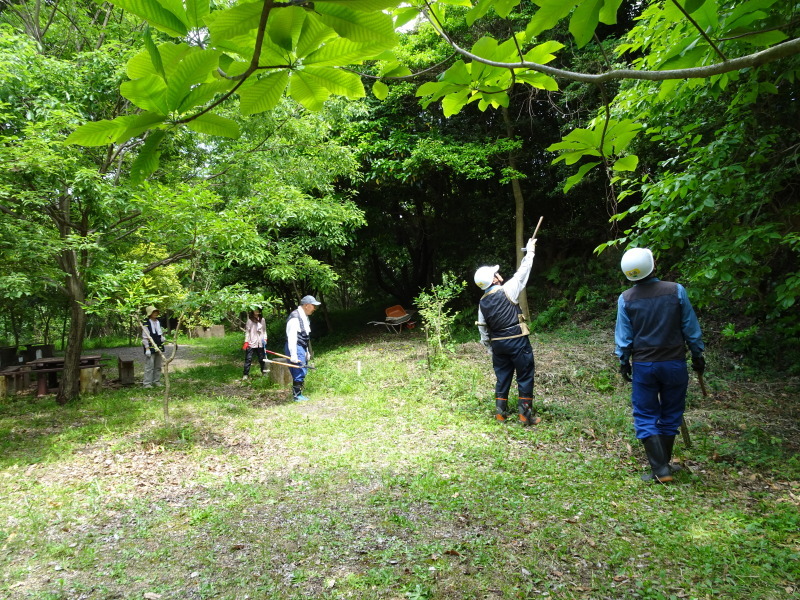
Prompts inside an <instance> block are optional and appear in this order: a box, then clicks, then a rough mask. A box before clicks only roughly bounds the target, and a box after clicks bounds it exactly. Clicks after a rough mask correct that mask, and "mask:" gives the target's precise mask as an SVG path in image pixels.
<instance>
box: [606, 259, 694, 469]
mask: <svg viewBox="0 0 800 600" xmlns="http://www.w3.org/2000/svg"><path fill="white" fill-rule="evenodd" d="M621 267H622V272H623V273H624V274H625V276H626V277H627V278H628V280H630V281H635V282H636V283H635V284H634V286H633V287H632V288H630V289H628V290H626V291H625V292H623V293H622V294H620V296H619V300H618V301H617V324H616V330H615V333H614V338H615V344H616V350H615V353H616V355H617V356H618V357H619V361H620V362H619V370H620V373H621V374H622V376H623V377H624V378H625V379H626V380H627V381H632V393H631V404H632V406H633V424H634V428H635V430H636V438H637V439H640V440H642V445H643V446H644V449H645V453H646V454H647V460H648V462H649V463H650V470H651V474H646V475H643V476H642V478H643V479H645V480H651V479H652V480H654V481H658V482H662V483H664V482H668V481H672V473H673V472H674V470H675V467H673V466H671V465H670V460H672V448H673V446H674V444H675V436H676V435H677V433H678V429H679V428H680V425H681V421H682V419H683V412H684V410H685V407H686V390H687V388H688V385H689V373H688V370H687V369H686V346H688V347H689V350H690V351H691V353H692V369H694V370H695V371H697V372H699V373H702V372H703V371H704V370H705V358H704V357H703V351H704V349H705V346H704V344H703V336H702V333H701V331H700V324H699V322H698V321H697V316H696V315H695V312H694V309H693V308H692V305H691V303H690V302H689V298H688V296H687V295H686V290H685V289H684V287H683V286H682V285H681V284H679V283H673V282H670V281H661V280H659V279H658V278H657V277H655V276H654V274H653V271H654V269H655V261H654V260H653V253H652V252H651V251H650V250H648V249H647V248H633V249H631V250H628V251H627V252H626V253H625V254H624V255H623V256H622V262H621Z"/></svg>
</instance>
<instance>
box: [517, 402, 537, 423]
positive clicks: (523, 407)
mask: <svg viewBox="0 0 800 600" xmlns="http://www.w3.org/2000/svg"><path fill="white" fill-rule="evenodd" d="M532 403H533V399H532V398H525V399H520V401H519V422H520V423H522V424H523V425H525V426H530V425H538V424H539V423H541V422H542V419H541V417H534V416H533V405H532Z"/></svg>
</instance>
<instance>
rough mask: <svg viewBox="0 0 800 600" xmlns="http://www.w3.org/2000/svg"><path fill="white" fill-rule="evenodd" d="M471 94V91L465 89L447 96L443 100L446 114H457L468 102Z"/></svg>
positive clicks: (446, 115) (443, 109) (447, 115)
mask: <svg viewBox="0 0 800 600" xmlns="http://www.w3.org/2000/svg"><path fill="white" fill-rule="evenodd" d="M469 94H470V91H469V90H467V89H465V90H460V91H458V92H455V93H454V94H448V95H447V96H445V97H444V99H443V100H442V111H443V112H444V116H445V117H452V116H453V115H457V114H458V113H459V112H460V111H461V109H462V108H464V106H465V105H466V104H467V100H468V99H469Z"/></svg>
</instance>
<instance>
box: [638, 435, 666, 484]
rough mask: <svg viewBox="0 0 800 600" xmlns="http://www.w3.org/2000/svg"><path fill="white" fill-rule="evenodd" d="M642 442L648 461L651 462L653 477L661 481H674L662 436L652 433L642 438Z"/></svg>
mask: <svg viewBox="0 0 800 600" xmlns="http://www.w3.org/2000/svg"><path fill="white" fill-rule="evenodd" d="M642 444H643V445H644V451H645V454H647V461H648V462H649V463H650V470H651V471H652V473H653V475H652V479H653V480H655V481H658V482H659V483H666V482H668V481H672V471H670V468H669V462H668V461H667V457H666V454H665V453H664V446H662V444H661V436H658V435H651V436H650V437H646V438H644V439H643V440H642ZM647 479H649V478H647Z"/></svg>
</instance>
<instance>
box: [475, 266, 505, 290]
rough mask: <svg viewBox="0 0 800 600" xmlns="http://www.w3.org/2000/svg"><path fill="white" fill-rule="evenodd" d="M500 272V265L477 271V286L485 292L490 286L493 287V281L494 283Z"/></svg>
mask: <svg viewBox="0 0 800 600" xmlns="http://www.w3.org/2000/svg"><path fill="white" fill-rule="evenodd" d="M499 270H500V265H495V266H493V267H481V268H480V269H478V270H477V271H475V285H477V286H478V287H479V288H481V289H482V290H485V289H486V288H488V287H489V286H490V285H492V281H494V276H495V275H496V274H497V272H498V271H499Z"/></svg>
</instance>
